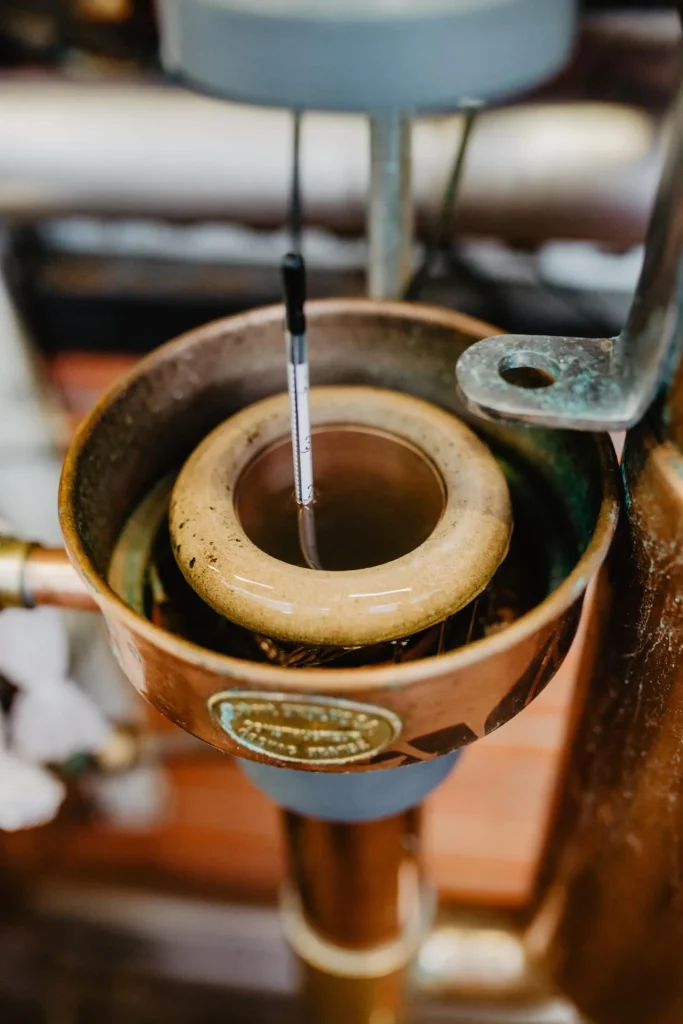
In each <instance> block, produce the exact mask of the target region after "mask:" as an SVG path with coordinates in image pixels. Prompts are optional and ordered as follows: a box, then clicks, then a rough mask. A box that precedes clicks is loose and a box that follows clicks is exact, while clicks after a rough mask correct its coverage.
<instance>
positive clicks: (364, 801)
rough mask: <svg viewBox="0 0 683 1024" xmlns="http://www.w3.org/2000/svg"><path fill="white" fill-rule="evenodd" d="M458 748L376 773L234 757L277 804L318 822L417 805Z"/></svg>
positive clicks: (384, 814) (386, 814) (372, 816)
mask: <svg viewBox="0 0 683 1024" xmlns="http://www.w3.org/2000/svg"><path fill="white" fill-rule="evenodd" d="M459 757H460V751H459V750H456V751H455V752H454V753H452V754H446V755H445V756H444V757H436V758H433V759H432V760H431V761H421V762H420V763H419V764H410V765H406V766H405V767H403V768H387V769H386V770H385V771H382V772H300V771H296V770H294V769H292V768H276V767H274V766H273V765H269V764H261V763H260V762H258V761H246V760H243V759H242V758H240V759H239V765H240V768H241V769H242V771H243V772H244V773H245V775H247V776H248V777H249V778H250V779H251V781H252V782H253V783H254V785H255V786H257V787H258V788H259V789H260V790H262V791H263V792H264V793H266V794H267V796H269V797H270V798H271V800H273V801H274V802H275V803H276V804H277V805H278V806H279V807H282V808H284V809H285V810H288V811H294V812H295V813H297V814H305V815H306V816H307V817H309V818H320V819H321V820H323V821H346V822H351V821H374V820H377V819H379V818H390V817H392V816H393V815H394V814H401V813H402V812H403V811H406V810H408V809H409V808H410V807H417V805H418V804H421V803H422V801H423V800H424V799H425V797H427V796H429V794H430V793H431V792H432V790H434V789H436V787H437V786H440V785H441V783H442V782H443V781H444V779H445V778H446V777H447V776H448V775H449V774H450V772H451V770H452V769H453V768H454V767H455V763H456V761H457V760H458V758H459Z"/></svg>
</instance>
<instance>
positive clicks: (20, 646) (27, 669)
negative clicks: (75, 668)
mask: <svg viewBox="0 0 683 1024" xmlns="http://www.w3.org/2000/svg"><path fill="white" fill-rule="evenodd" d="M68 668H69V647H68V638H67V635H66V630H65V628H64V623H63V621H62V617H61V615H60V613H59V611H58V610H57V609H56V608H35V609H30V610H29V609H26V608H7V609H5V610H4V611H3V612H2V614H1V615H0V673H2V675H4V676H5V677H6V678H7V679H9V680H10V681H11V682H12V683H14V685H15V686H18V687H20V688H21V689H22V690H23V689H26V690H29V689H35V688H37V687H41V688H42V687H43V686H44V685H45V684H46V683H49V682H51V681H52V680H53V679H63V678H64V677H65V676H66V674H67V671H68Z"/></svg>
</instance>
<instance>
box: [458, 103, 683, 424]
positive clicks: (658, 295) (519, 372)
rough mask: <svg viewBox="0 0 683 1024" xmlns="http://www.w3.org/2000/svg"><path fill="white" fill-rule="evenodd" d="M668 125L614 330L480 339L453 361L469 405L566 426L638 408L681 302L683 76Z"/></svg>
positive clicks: (637, 415)
mask: <svg viewBox="0 0 683 1024" xmlns="http://www.w3.org/2000/svg"><path fill="white" fill-rule="evenodd" d="M670 131H671V135H670V139H669V143H668V147H667V153H666V158H665V161H664V167H663V170H662V175H661V178H660V182H659V188H658V190H657V197H656V199H655V203H654V208H653V211H652V216H651V219H650V226H649V228H648V233H647V239H646V243H645V259H644V262H643V269H642V271H641V274H640V279H639V281H638V286H637V288H636V292H635V295H634V298H633V302H632V303H631V309H630V312H629V315H628V319H627V322H626V326H625V327H624V329H623V331H622V332H621V334H620V335H619V336H618V337H617V338H598V339H593V338H556V337H542V336H535V335H522V334H517V335H514V334H513V335H497V336H495V337H491V338H486V339H484V341H480V342H477V343H476V344H474V345H472V346H471V347H470V348H468V349H467V350H466V351H465V352H464V353H463V354H462V356H461V357H460V359H459V361H458V364H457V367H456V376H457V381H458V386H459V388H460V391H461V392H462V394H463V396H464V399H465V403H466V405H467V407H468V408H469V409H471V410H472V411H473V412H476V413H478V414H479V415H482V416H485V417H486V418H488V419H505V420H518V421H520V422H522V423H530V424H534V425H539V426H546V427H560V428H565V429H571V430H623V429H625V428H626V427H631V426H633V425H634V424H635V423H637V422H638V421H639V420H640V419H641V418H642V417H643V415H644V414H645V412H646V411H647V409H648V407H649V405H650V403H651V402H652V400H653V399H654V398H655V396H656V394H657V392H658V390H659V388H660V386H661V384H662V380H663V379H664V376H665V374H666V371H667V370H668V368H669V366H668V364H669V361H670V359H671V357H672V354H673V350H674V345H675V342H676V340H677V336H678V332H679V327H680V322H681V313H682V312H683V291H682V290H681V287H680V285H681V280H680V278H681V250H682V248H683V84H682V85H681V86H680V87H679V90H678V94H677V96H676V100H675V103H674V106H673V110H672V114H671V126H670Z"/></svg>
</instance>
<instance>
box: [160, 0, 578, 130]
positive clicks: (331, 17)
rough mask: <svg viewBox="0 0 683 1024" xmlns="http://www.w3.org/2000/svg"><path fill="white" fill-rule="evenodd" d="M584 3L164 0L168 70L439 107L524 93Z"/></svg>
mask: <svg viewBox="0 0 683 1024" xmlns="http://www.w3.org/2000/svg"><path fill="white" fill-rule="evenodd" d="M575 7H576V4H575V0H344V2H340V0H161V3H160V7H159V10H160V16H161V31H162V55H163V60H164V64H165V67H166V69H167V70H168V71H169V72H171V73H175V74H178V75H179V76H180V77H181V78H183V79H184V80H185V81H186V82H187V84H188V85H190V86H193V87H194V88H196V89H199V90H204V91H207V92H211V93H213V94H215V95H218V96H224V97H228V98H232V99H237V100H242V101H245V102H251V103H258V104H261V105H264V106H278V107H292V108H295V109H308V110H314V109H317V110H348V111H352V110H356V111H368V110H380V109H394V110H398V109H403V110H425V109H426V110H439V109H443V108H447V107H451V106H453V105H454V104H456V103H457V102H458V101H459V100H460V99H462V98H465V97H473V98H476V99H491V98H496V97H501V96H506V95H509V94H512V93H516V92H519V91H520V90H523V89H525V88H527V87H529V86H531V85H533V84H535V83H536V82H539V81H541V80H543V79H544V78H546V77H548V76H549V75H551V74H552V73H553V72H554V71H555V70H556V69H557V68H558V67H560V66H561V65H562V64H563V62H564V61H565V60H566V58H567V55H568V53H569V49H570V46H571V41H572V36H573V31H574V20H575Z"/></svg>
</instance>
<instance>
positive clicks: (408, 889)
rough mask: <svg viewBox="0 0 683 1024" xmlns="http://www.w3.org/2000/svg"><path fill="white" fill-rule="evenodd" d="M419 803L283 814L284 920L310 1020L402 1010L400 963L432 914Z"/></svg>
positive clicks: (390, 1018)
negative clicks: (351, 812) (355, 811)
mask: <svg viewBox="0 0 683 1024" xmlns="http://www.w3.org/2000/svg"><path fill="white" fill-rule="evenodd" d="M419 813H420V812H419V810H411V811H406V812H404V813H402V814H398V815H395V816H394V817H391V818H384V819H382V820H380V821H367V822H355V823H353V824H346V823H336V822H326V821H319V820H316V819H313V818H306V817H303V816H301V815H298V814H292V813H290V812H287V813H285V814H284V824H285V836H286V842H287V856H288V862H289V880H290V881H289V889H288V890H287V891H286V892H285V894H284V899H283V910H284V924H285V930H286V933H287V937H288V939H289V941H290V943H291V944H292V946H293V947H294V949H295V951H296V952H297V953H298V955H299V957H300V962H301V965H302V972H303V980H304V998H305V1000H306V1003H307V1010H308V1013H309V1017H310V1019H311V1020H313V1021H325V1024H399V1022H402V1021H403V1020H404V1019H405V1016H404V991H403V989H404V967H405V965H406V963H407V962H408V961H409V960H410V958H411V956H412V953H413V952H414V951H415V948H416V945H417V942H418V941H419V936H420V934H421V931H422V923H423V921H424V919H425V918H428V916H429V915H428V907H426V906H425V898H424V887H423V881H422V874H421V869H420V863H419Z"/></svg>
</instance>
